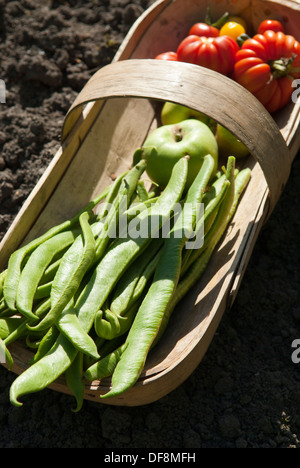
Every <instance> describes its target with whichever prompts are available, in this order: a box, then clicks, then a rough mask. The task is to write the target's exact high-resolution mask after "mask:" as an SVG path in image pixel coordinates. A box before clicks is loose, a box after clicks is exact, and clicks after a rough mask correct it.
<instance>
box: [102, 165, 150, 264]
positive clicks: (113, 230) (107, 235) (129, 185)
mask: <svg viewBox="0 0 300 468" xmlns="http://www.w3.org/2000/svg"><path fill="white" fill-rule="evenodd" d="M146 166H147V164H146V161H145V160H142V161H140V163H138V164H137V165H135V166H134V167H133V168H132V169H131V170H130V171H129V172H128V174H126V176H125V177H123V178H122V180H121V184H120V189H119V190H118V193H117V195H116V196H115V198H114V200H113V201H112V204H111V207H110V209H109V211H108V214H107V217H106V218H105V219H104V224H103V229H102V231H101V233H100V235H99V236H98V239H97V242H96V253H95V264H96V263H97V262H98V261H99V260H100V259H101V258H102V256H103V255H104V253H105V250H106V248H107V246H108V245H109V243H110V241H111V239H112V238H116V237H117V229H118V228H119V220H120V219H121V218H122V215H123V213H124V212H125V211H126V210H127V209H128V207H129V204H130V200H131V198H132V196H133V194H134V191H135V189H136V186H137V184H138V182H139V180H140V178H141V176H142V174H143V172H144V171H145V169H146Z"/></svg>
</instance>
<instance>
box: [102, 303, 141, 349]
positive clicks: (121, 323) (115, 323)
mask: <svg viewBox="0 0 300 468" xmlns="http://www.w3.org/2000/svg"><path fill="white" fill-rule="evenodd" d="M139 306H140V302H139V301H136V302H135V303H134V304H132V305H131V306H130V307H129V308H128V310H127V311H126V313H124V311H123V315H118V314H116V313H113V312H111V311H110V310H105V312H103V311H99V312H97V314H96V316H95V322H94V327H95V331H96V333H97V335H98V336H99V337H100V338H103V339H105V340H113V339H115V338H117V337H119V336H122V335H124V334H125V333H126V332H127V331H128V330H129V328H130V327H131V325H132V323H133V321H134V318H135V316H136V313H137V311H138V308H139Z"/></svg>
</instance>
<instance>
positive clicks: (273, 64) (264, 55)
mask: <svg viewBox="0 0 300 468" xmlns="http://www.w3.org/2000/svg"><path fill="white" fill-rule="evenodd" d="M299 66H300V43H299V42H298V41H297V40H296V39H295V38H294V37H293V36H289V35H285V34H284V33H282V32H277V33H275V32H274V31H270V30H267V31H265V33H264V34H257V35H255V36H254V37H253V38H252V39H247V40H246V41H245V42H244V44H243V45H242V48H241V49H240V50H239V51H238V52H237V54H236V64H235V66H234V73H233V78H234V79H235V80H236V81H237V82H238V83H239V84H241V85H242V86H244V87H245V88H246V89H248V91H250V92H251V93H252V94H254V96H256V98H257V99H258V100H259V101H260V102H261V103H262V104H263V105H264V106H265V107H266V109H267V110H268V111H269V112H270V113H272V112H275V111H277V110H279V109H281V108H283V107H284V106H285V105H286V104H287V103H288V102H289V101H290V99H291V95H292V93H293V89H294V88H293V86H292V83H293V79H294V78H298V77H300V73H299V71H300V69H299Z"/></svg>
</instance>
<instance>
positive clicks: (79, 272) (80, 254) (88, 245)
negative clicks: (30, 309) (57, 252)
mask: <svg viewBox="0 0 300 468" xmlns="http://www.w3.org/2000/svg"><path fill="white" fill-rule="evenodd" d="M79 221H80V225H81V228H82V235H81V236H79V237H77V239H76V242H74V243H73V244H72V245H71V247H70V248H69V250H68V251H67V252H66V253H65V255H64V257H63V258H62V261H61V263H60V265H59V268H58V270H57V273H56V275H55V278H54V280H53V283H52V288H51V295H50V299H51V310H50V311H49V313H48V314H47V315H46V317H44V319H43V320H42V321H41V322H39V323H38V325H36V326H35V327H28V328H29V329H30V330H32V331H40V330H45V329H47V328H50V327H51V326H52V325H53V324H54V323H55V322H56V320H57V319H58V318H59V316H60V314H61V313H62V311H63V310H64V308H65V307H66V306H67V304H68V303H69V302H70V300H71V299H72V298H73V296H74V294H75V293H76V292H77V290H78V288H79V286H80V283H81V281H82V279H83V276H84V275H85V273H86V271H87V269H88V268H89V266H90V265H91V263H92V262H93V260H94V256H95V246H96V242H95V237H94V233H93V231H92V228H91V226H90V224H89V214H88V212H85V213H83V214H82V215H81V216H80V218H79ZM77 241H78V242H77Z"/></svg>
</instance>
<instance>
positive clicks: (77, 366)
mask: <svg viewBox="0 0 300 468" xmlns="http://www.w3.org/2000/svg"><path fill="white" fill-rule="evenodd" d="M65 377H66V383H67V386H68V387H69V389H70V390H71V392H72V394H73V395H74V397H75V399H76V402H77V406H76V408H75V409H73V410H72V411H73V412H74V413H78V411H80V410H81V408H82V405H83V397H84V383H83V354H82V353H78V354H77V356H76V357H75V359H74V361H73V362H72V364H71V365H70V367H68V369H67V370H66V372H65Z"/></svg>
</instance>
